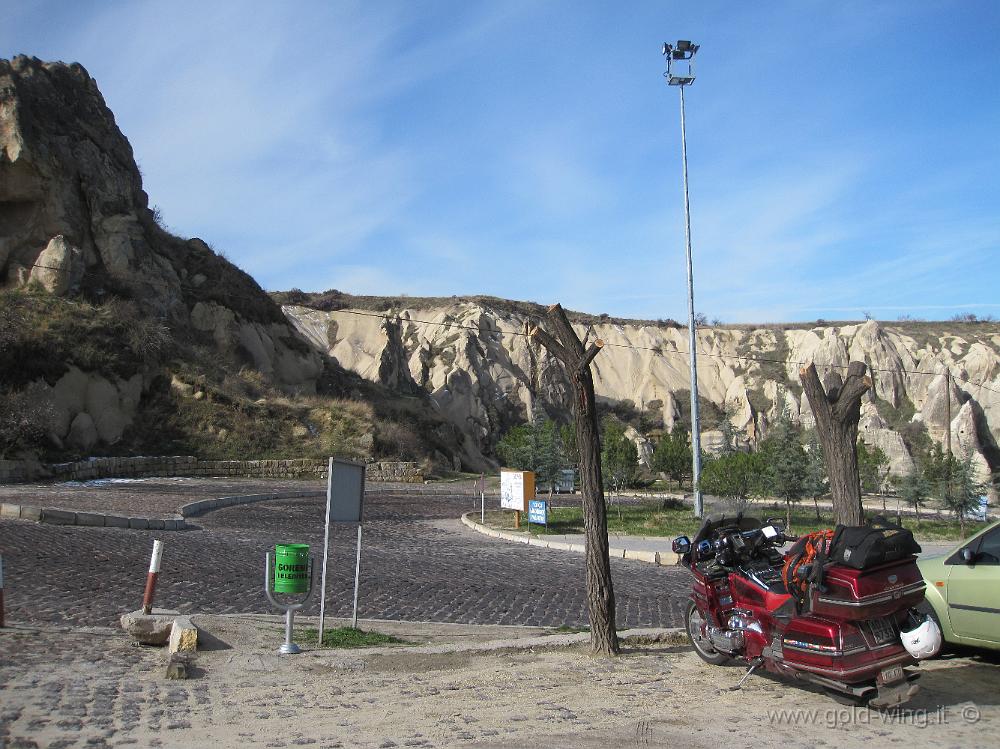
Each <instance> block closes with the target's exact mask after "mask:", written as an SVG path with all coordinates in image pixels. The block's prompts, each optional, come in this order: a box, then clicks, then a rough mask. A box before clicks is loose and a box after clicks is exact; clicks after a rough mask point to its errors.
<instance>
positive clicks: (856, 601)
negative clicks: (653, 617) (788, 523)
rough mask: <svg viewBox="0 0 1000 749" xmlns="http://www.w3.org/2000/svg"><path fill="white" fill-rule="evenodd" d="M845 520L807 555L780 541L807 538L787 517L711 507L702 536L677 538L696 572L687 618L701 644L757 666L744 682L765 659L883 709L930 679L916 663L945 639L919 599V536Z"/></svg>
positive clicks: (717, 657)
mask: <svg viewBox="0 0 1000 749" xmlns="http://www.w3.org/2000/svg"><path fill="white" fill-rule="evenodd" d="M883 522H885V521H883ZM841 528H842V527H838V531H837V534H838V535H837V537H836V538H834V539H833V541H832V543H829V542H828V543H827V545H826V546H825V547H824V548H823V550H822V551H821V553H820V555H819V557H818V558H816V559H810V560H808V561H809V563H807V564H795V563H794V562H795V559H797V560H798V561H801V560H802V558H803V557H802V555H801V554H799V555H798V556H797V557H796V558H795V559H792V556H791V555H790V556H789V557H788V558H786V555H784V554H782V553H781V552H780V551H779V547H781V546H782V545H784V544H785V543H786V542H787V541H797V540H798V539H797V538H796V537H794V536H787V535H785V534H784V533H783V528H782V526H781V524H780V522H778V521H776V520H772V521H768V522H767V524H765V525H761V523H760V522H759V521H758V520H756V519H755V518H751V517H744V516H743V514H742V513H740V514H738V515H729V516H726V515H721V516H710V517H709V518H707V519H706V520H705V522H704V524H703V525H702V527H701V529H700V530H699V531H698V534H697V535H696V536H695V538H694V541H690V540H689V539H688V538H687V536H680V537H679V538H677V539H675V540H674V543H673V549H674V552H675V553H677V554H681V555H682V564H684V566H686V567H687V568H688V569H690V570H691V572H692V574H693V575H694V585H693V588H692V591H691V600H690V602H689V603H688V606H687V613H686V616H685V625H686V628H687V633H688V637H689V638H690V640H691V644H692V646H693V647H694V650H695V652H696V653H697V654H698V655H699V656H700V657H701V658H702V659H703V660H705V661H706V662H708V663H711V664H715V665H721V664H723V663H726V662H729V661H730V660H733V659H735V660H738V661H742V662H745V663H746V664H747V665H748V666H749V670H748V671H747V673H746V675H745V676H744V677H743V679H741V681H740V682H739V684H737V685H736V686H734V687H731V688H732V689H739V688H740V687H741V686H742V685H743V682H745V681H746V679H747V678H749V676H750V675H751V674H752V673H753V672H754V670H755V669H757V668H758V667H760V666H763V667H764V669H765V670H767V671H770V672H772V673H775V674H782V675H785V676H790V677H793V678H795V679H798V680H802V681H806V682H809V683H812V684H815V685H817V686H819V687H821V688H824V689H826V690H831V691H832V692H834V693H835V694H836V695H837V696H841V695H846V696H847V697H848V698H850V699H852V700H854V701H857V702H859V703H863V702H867V704H869V705H870V706H872V707H875V708H880V709H884V708H889V707H892V706H895V705H899V704H902V703H904V702H906V701H907V700H909V699H911V698H912V697H913V696H914V695H915V694H916V693H917V692H918V691H919V687H918V686H917V685H916V684H915V683H913V682H914V680H915V679H916V678H917V677H918V676H919V674H918V673H916V672H915V671H912V670H910V669H909V668H908V667H910V666H913V665H915V664H916V662H917V659H918V658H920V657H926V656H927V655H933V654H934V653H935V652H937V649H938V648H939V647H940V630H938V631H937V633H936V638H935V633H934V630H935V629H936V625H935V624H934V622H933V620H929V619H927V618H926V617H924V616H923V615H921V614H918V613H917V612H916V611H914V610H913V607H915V606H916V605H917V604H919V603H920V602H921V601H922V600H923V597H924V581H923V578H922V576H921V574H920V571H919V569H918V568H917V565H916V556H915V555H914V554H915V552H919V550H920V547H919V546H917V545H916V543H915V542H913V540H912V536H909V541H908V543H905V544H899V543H896V544H893V543H890V542H887V541H886V540H885V538H886V535H887V534H886V532H885V530H884V528H883V529H882V530H881V531H880V529H878V528H844V529H843V531H842V530H841ZM892 528H894V529H898V531H900V532H902V534H905V535H909V532H908V531H904V530H903V529H902V528H898V526H892ZM880 533H881V536H879V534H880ZM829 535H830V534H828V535H827V536H826V538H827V539H829ZM888 535H892V533H889V534H888ZM899 538H901V536H900V535H898V534H897V535H896V539H897V541H898V540H899ZM811 539H812V537H810V540H811ZM805 540H806V539H805V538H804V539H803V541H805ZM793 550H794V547H793ZM852 555H853V556H852ZM894 557H895V558H894ZM786 562H787V563H788V564H787V565H786ZM788 568H790V569H792V570H793V573H794V574H792V575H791V576H789V574H788V573H787V572H786V574H785V575H784V576H783V574H782V573H783V571H786V569H788ZM786 582H787V583H788V584H786ZM789 588H792V590H791V591H790V590H789Z"/></svg>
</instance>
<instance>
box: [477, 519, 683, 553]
mask: <svg viewBox="0 0 1000 749" xmlns="http://www.w3.org/2000/svg"><path fill="white" fill-rule="evenodd" d="M473 514H474V513H472V512H467V513H465V514H464V515H462V523H463V524H464V525H466V526H468V527H469V528H471V529H472V530H474V531H476V533H482V534H483V535H484V536H489V537H490V538H499V539H501V540H503V541H516V542H517V543H522V544H527V545H529V546H538V547H541V548H543V549H559V550H561V551H574V552H577V553H581V554H582V553H583V552H584V551H585V546H584V545H583V544H570V543H566V542H565V541H547V540H545V539H544V538H541V537H538V536H528V535H525V534H521V533H509V532H507V531H498V530H496V529H495V528H488V527H487V526H485V525H482V524H480V523H477V522H476V521H475V520H473V519H472V515H473ZM608 556H609V557H610V558H612V559H631V560H632V561H635V562H645V563H646V564H655V565H659V566H660V567H672V566H674V565H677V564H680V560H681V558H680V555H679V554H674V553H672V552H659V551H647V550H640V549H619V548H616V547H611V548H609V549H608Z"/></svg>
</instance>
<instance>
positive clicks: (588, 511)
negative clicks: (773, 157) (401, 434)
mask: <svg viewBox="0 0 1000 749" xmlns="http://www.w3.org/2000/svg"><path fill="white" fill-rule="evenodd" d="M548 319H549V325H550V326H551V328H552V330H553V331H554V333H555V336H553V335H550V334H549V333H547V332H545V331H544V330H542V329H541V328H538V327H535V328H534V329H533V330H532V331H531V337H532V338H533V339H534V340H536V341H538V343H540V344H541V345H542V346H544V347H545V349H546V350H547V351H548V352H549V353H550V354H552V356H554V357H555V358H556V359H558V360H559V361H560V362H562V364H563V366H564V367H565V368H566V372H567V374H568V375H569V377H570V380H571V382H572V384H573V391H574V394H575V396H576V397H575V398H574V399H573V410H574V413H575V415H576V443H577V449H578V450H579V451H580V490H581V493H582V495H583V525H584V530H585V533H586V553H585V555H584V556H585V564H586V577H587V607H588V610H589V614H590V649H591V651H593V652H594V653H599V654H602V655H615V654H617V653H618V651H619V645H618V633H617V631H616V630H615V592H614V588H613V586H612V583H611V562H610V561H609V560H608V518H607V515H606V511H607V509H606V506H605V504H604V483H603V480H602V478H601V438H600V433H599V431H598V425H597V404H596V399H595V397H594V377H593V375H592V374H591V372H590V363H591V362H592V361H593V360H594V357H595V356H597V354H598V352H599V351H600V350H601V347H602V346H603V345H604V344H603V343H602V342H601V341H600V340H597V341H594V342H593V343H591V344H590V346H589V347H588V348H586V349H584V347H583V344H582V343H581V342H580V339H579V337H577V335H576V331H574V330H573V326H572V325H571V324H570V322H569V318H567V317H566V313H565V312H564V311H563V308H562V307H561V306H560V305H558V304H554V305H552V306H551V307H549V312H548Z"/></svg>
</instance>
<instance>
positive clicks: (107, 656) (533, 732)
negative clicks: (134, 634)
mask: <svg viewBox="0 0 1000 749" xmlns="http://www.w3.org/2000/svg"><path fill="white" fill-rule="evenodd" d="M195 620H196V622H198V624H199V626H200V627H202V628H203V630H204V631H205V632H206V633H209V634H207V635H206V636H204V637H203V642H202V644H203V646H204V647H205V648H206V649H203V650H201V651H200V652H199V654H198V657H197V661H196V664H195V667H194V668H193V669H192V671H193V678H190V679H189V680H187V681H168V680H166V679H165V678H164V664H165V653H164V652H163V651H162V650H157V649H151V648H140V647H135V646H133V645H131V644H130V643H129V642H128V641H127V639H126V638H125V636H124V635H123V634H122V633H120V632H117V631H114V630H102V629H91V630H84V629H74V630H60V629H54V628H53V629H38V628H28V627H15V628H8V629H4V630H0V747H3V749H9V748H12V747H34V746H38V747H63V746H91V747H100V746H124V745H132V746H163V747H208V746H212V747H219V748H221V747H243V746H267V747H282V746H316V747H381V748H383V749H388V748H389V747H396V746H400V747H405V746H414V747H431V746H437V747H441V746H449V747H450V746H469V745H471V746H476V747H603V746H608V745H619V746H625V747H633V746H651V747H652V746H684V747H713V749H714V748H715V747H719V746H725V747H726V748H727V749H729V747H744V746H746V747H750V746H753V747H778V746H781V747H789V746H795V747H798V746H803V747H806V746H808V747H817V746H819V747H824V746H837V747H844V748H845V749H847V748H849V747H856V746H862V745H868V746H886V745H898V746H918V747H924V746H927V747H954V746H961V747H963V749H970V748H972V747H986V746H996V745H997V744H996V732H997V730H998V729H1000V689H998V687H1000V658H995V657H994V658H991V657H988V656H987V657H981V656H977V655H972V656H970V655H963V656H960V657H950V658H947V659H939V660H935V661H932V662H929V663H926V664H924V665H923V667H922V670H923V671H924V675H923V678H922V679H921V683H922V684H923V691H922V693H921V694H920V695H919V696H918V697H917V699H916V700H915V701H913V702H911V703H910V704H909V705H907V706H906V708H905V709H904V710H902V711H901V712H897V713H878V712H874V711H868V710H867V709H864V708H851V707H847V706H843V705H839V704H837V703H836V702H834V701H833V700H832V699H831V698H829V697H828V696H826V695H824V694H822V693H820V692H818V691H815V690H813V689H810V688H803V687H800V686H797V685H795V684H793V683H789V682H785V681H780V680H776V679H772V678H769V677H767V676H753V677H751V679H750V680H749V681H748V682H747V684H746V686H745V687H744V689H743V690H741V691H738V692H731V691H728V690H726V689H725V688H726V687H728V686H731V685H733V684H735V683H736V681H737V680H738V679H739V677H740V675H741V674H742V670H740V669H737V668H726V667H713V666H709V665H706V664H704V663H702V662H701V661H700V660H699V659H698V658H697V657H696V656H695V655H694V653H693V652H692V651H691V650H690V649H689V648H688V647H687V646H685V645H681V644H677V643H678V642H679V641H680V640H679V636H672V637H668V638H667V641H666V642H660V643H653V644H644V645H643V644H633V645H630V646H628V647H627V648H626V649H625V652H624V653H623V654H622V655H621V656H620V657H618V658H614V659H604V658H594V657H591V656H590V655H588V654H587V653H586V652H585V651H584V650H583V647H582V646H581V645H580V644H572V643H567V641H569V640H572V639H573V636H561V635H553V634H545V631H544V630H540V629H526V628H506V627H471V626H465V625H440V624H433V625H417V624H405V623H390V622H378V623H371V622H367V623H363V626H364V627H365V628H374V629H378V630H379V631H383V632H387V633H394V634H397V635H398V636H401V637H404V638H406V639H408V640H410V641H411V642H413V643H416V644H414V645H410V646H403V647H392V648H380V649H368V650H356V651H350V650H341V651H330V650H325V651H317V650H306V651H305V652H303V653H302V654H300V655H297V656H279V655H277V654H276V652H275V650H276V647H277V645H278V644H280V641H281V637H282V632H281V626H280V623H279V622H277V621H276V620H275V619H274V618H272V617H265V616H258V617H195ZM583 637H584V638H585V635H584V636H583ZM779 711H785V712H784V713H781V714H779ZM873 742H874V743H873Z"/></svg>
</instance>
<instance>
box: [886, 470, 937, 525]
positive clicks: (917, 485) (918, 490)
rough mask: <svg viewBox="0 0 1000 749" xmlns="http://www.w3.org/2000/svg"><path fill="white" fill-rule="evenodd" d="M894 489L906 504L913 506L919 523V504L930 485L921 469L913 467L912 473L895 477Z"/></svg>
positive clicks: (928, 492)
mask: <svg viewBox="0 0 1000 749" xmlns="http://www.w3.org/2000/svg"><path fill="white" fill-rule="evenodd" d="M894 483H895V484H896V491H898V492H899V497H900V499H902V500H903V501H904V502H906V504H908V505H910V506H912V507H913V512H914V514H915V515H916V516H917V525H919V524H920V505H922V504H923V503H924V501H925V500H926V499H927V496H928V495H929V494H930V485H929V484H928V483H927V479H926V478H925V477H924V474H923V472H922V471H920V470H918V469H914V471H913V473H911V474H909V475H907V476H899V477H897V478H896V479H895V482H894Z"/></svg>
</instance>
